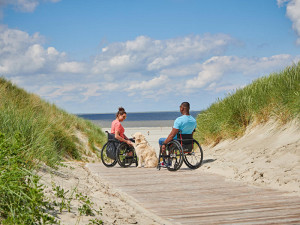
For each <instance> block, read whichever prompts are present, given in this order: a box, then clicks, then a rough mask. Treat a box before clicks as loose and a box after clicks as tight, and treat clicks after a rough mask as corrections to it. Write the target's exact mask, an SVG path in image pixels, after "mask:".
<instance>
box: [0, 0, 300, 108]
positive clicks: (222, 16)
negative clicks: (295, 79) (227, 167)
mask: <svg viewBox="0 0 300 225" xmlns="http://www.w3.org/2000/svg"><path fill="white" fill-rule="evenodd" d="M299 60H300V0H251V1H249V0H226V1H224V0H151V1H150V0H148V1H146V0H86V1H83V0H0V76H2V77H5V78H6V79H7V80H10V81H12V82H13V83H15V84H16V85H18V86H19V87H21V88H23V89H25V90H26V91H28V92H30V93H35V94H37V95H39V96H40V97H41V98H43V99H44V100H46V101H48V102H50V103H54V104H56V105H57V106H58V107H60V108H62V109H64V110H66V111H67V112H69V113H75V114H77V113H112V112H117V110H118V107H120V106H123V107H124V108H125V109H126V111H127V112H152V111H178V110H179V105H180V103H181V102H183V101H188V102H190V104H191V110H204V109H206V108H207V107H209V106H210V105H211V104H212V103H214V102H215V101H216V100H217V99H222V98H224V97H226V96H227V95H228V94H230V93H233V92H234V91H235V90H236V89H238V88H243V87H244V86H245V85H247V84H250V83H251V82H252V81H253V80H255V79H257V78H259V77H262V76H266V75H269V74H270V73H276V72H280V71H282V70H283V69H284V68H285V67H286V66H290V65H293V64H295V63H297V62H298V61H299Z"/></svg>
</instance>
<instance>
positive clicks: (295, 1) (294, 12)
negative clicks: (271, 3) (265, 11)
mask: <svg viewBox="0 0 300 225" xmlns="http://www.w3.org/2000/svg"><path fill="white" fill-rule="evenodd" d="M285 2H288V3H287V6H286V15H287V17H288V18H290V20H291V21H292V23H293V29H294V30H295V32H296V35H297V36H298V39H297V41H296V43H297V44H298V45H300V0H277V4H278V6H283V5H284V3H285Z"/></svg>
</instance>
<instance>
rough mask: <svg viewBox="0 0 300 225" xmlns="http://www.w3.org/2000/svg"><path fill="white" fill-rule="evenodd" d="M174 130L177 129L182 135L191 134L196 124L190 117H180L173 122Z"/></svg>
mask: <svg viewBox="0 0 300 225" xmlns="http://www.w3.org/2000/svg"><path fill="white" fill-rule="evenodd" d="M173 127H174V128H175V129H179V131H181V133H182V134H191V133H193V131H194V130H195V128H196V127H197V122H196V120H195V119H194V117H192V116H191V115H189V116H187V115H182V116H180V117H178V118H177V119H176V120H175V121H174V126H173Z"/></svg>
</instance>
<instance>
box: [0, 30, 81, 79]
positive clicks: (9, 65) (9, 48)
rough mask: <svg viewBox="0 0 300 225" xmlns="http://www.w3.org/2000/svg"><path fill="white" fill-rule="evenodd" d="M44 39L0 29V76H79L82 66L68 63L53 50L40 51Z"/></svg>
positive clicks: (49, 48)
mask: <svg viewBox="0 0 300 225" xmlns="http://www.w3.org/2000/svg"><path fill="white" fill-rule="evenodd" d="M43 43H44V38H43V37H42V36H40V35H39V34H38V33H35V34H33V35H29V34H28V33H26V32H24V31H20V30H17V29H9V28H7V27H6V26H3V25H1V26H0V74H2V75H5V76H8V77H11V76H13V75H18V76H26V75H28V74H30V75H34V74H49V73H50V72H53V71H54V70H56V72H58V73H83V72H85V71H86V70H85V65H84V63H81V62H74V61H71V62H70V61H68V60H67V58H66V53H64V52H59V51H57V50H56V49H55V48H54V47H48V48H47V49H45V48H44V47H43Z"/></svg>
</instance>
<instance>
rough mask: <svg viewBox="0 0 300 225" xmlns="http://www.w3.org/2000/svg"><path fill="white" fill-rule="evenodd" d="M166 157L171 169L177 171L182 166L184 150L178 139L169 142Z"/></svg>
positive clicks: (168, 166)
mask: <svg viewBox="0 0 300 225" xmlns="http://www.w3.org/2000/svg"><path fill="white" fill-rule="evenodd" d="M164 158H165V161H166V164H167V169H168V170H169V171H176V170H178V169H179V168H180V167H181V166H182V163H183V151H182V147H181V145H180V144H179V142H178V141H175V140H173V141H170V142H169V143H168V144H167V146H166V156H165V157H164Z"/></svg>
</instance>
